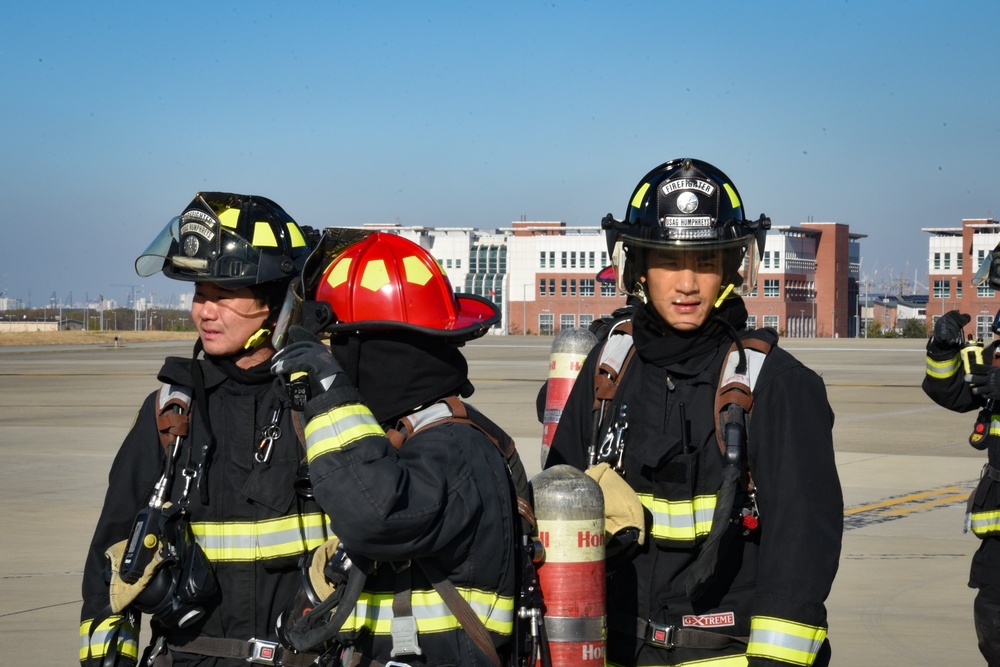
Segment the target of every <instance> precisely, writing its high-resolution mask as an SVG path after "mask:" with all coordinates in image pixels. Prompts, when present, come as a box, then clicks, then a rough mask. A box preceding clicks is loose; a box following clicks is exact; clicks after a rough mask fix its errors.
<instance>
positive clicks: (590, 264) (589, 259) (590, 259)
mask: <svg viewBox="0 0 1000 667" xmlns="http://www.w3.org/2000/svg"><path fill="white" fill-rule="evenodd" d="M594 254H595V253H594V251H593V250H591V251H590V254H589V255H588V256H587V268H588V269H593V268H595V267H594Z"/></svg>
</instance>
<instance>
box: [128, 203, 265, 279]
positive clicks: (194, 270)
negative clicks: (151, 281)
mask: <svg viewBox="0 0 1000 667" xmlns="http://www.w3.org/2000/svg"><path fill="white" fill-rule="evenodd" d="M259 266H260V250H259V249H257V248H255V247H254V246H253V245H251V244H250V242H249V241H247V240H246V239H244V238H243V237H241V236H240V235H239V234H236V233H235V232H232V231H230V230H228V229H218V228H216V229H213V228H212V227H211V226H209V225H206V224H204V223H203V221H202V220H200V219H192V218H191V217H190V216H187V215H185V216H180V217H176V218H173V219H172V220H171V221H170V222H169V223H168V224H167V226H166V227H165V228H164V230H163V231H162V232H160V235H159V236H157V237H156V239H154V240H153V242H152V243H151V244H150V245H149V247H148V248H146V250H145V251H144V252H143V253H142V254H141V255H140V256H139V258H138V259H137V260H136V261H135V271H136V273H138V274H139V275H140V276H142V277H144V278H145V277H148V276H151V275H153V274H154V273H157V272H158V271H163V273H164V274H165V275H166V276H167V277H169V278H176V279H180V280H191V281H211V282H219V283H231V282H240V283H243V284H244V285H254V284H257V282H258V281H257V269H258V267H259Z"/></svg>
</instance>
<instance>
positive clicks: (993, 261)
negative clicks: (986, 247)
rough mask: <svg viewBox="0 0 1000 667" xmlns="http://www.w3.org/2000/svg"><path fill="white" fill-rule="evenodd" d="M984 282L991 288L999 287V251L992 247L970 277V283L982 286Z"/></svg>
mask: <svg viewBox="0 0 1000 667" xmlns="http://www.w3.org/2000/svg"><path fill="white" fill-rule="evenodd" d="M986 283H989V284H990V287H992V288H993V289H1000V251H998V250H996V249H993V250H991V251H990V254H989V255H987V256H986V259H984V260H983V263H982V264H981V265H980V266H979V270H978V271H976V275H974V276H973V277H972V284H973V285H975V286H976V287H982V286H983V285H985V284H986Z"/></svg>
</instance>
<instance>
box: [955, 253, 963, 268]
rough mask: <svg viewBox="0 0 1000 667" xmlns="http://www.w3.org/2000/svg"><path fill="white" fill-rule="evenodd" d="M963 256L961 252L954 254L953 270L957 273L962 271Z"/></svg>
mask: <svg viewBox="0 0 1000 667" xmlns="http://www.w3.org/2000/svg"><path fill="white" fill-rule="evenodd" d="M963 256H964V255H963V253H961V252H956V253H955V268H956V269H958V270H959V271H961V270H962V257H963Z"/></svg>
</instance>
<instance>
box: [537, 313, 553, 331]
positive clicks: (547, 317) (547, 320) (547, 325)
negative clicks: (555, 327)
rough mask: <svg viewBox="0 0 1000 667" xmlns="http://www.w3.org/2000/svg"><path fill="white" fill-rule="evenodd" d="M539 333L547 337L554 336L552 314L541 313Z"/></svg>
mask: <svg viewBox="0 0 1000 667" xmlns="http://www.w3.org/2000/svg"><path fill="white" fill-rule="evenodd" d="M538 333H540V334H543V335H547V336H551V335H552V313H539V315H538Z"/></svg>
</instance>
